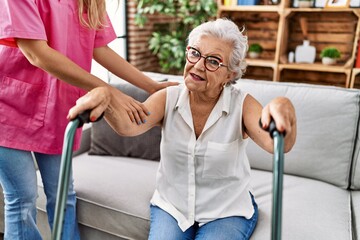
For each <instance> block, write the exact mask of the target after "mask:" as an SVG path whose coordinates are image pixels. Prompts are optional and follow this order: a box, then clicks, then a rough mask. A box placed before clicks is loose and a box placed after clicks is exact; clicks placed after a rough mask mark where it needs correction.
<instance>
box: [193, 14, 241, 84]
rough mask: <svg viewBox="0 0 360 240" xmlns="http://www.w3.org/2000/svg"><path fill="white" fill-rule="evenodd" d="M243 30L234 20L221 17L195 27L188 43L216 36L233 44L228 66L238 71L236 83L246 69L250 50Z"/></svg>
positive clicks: (232, 70)
mask: <svg viewBox="0 0 360 240" xmlns="http://www.w3.org/2000/svg"><path fill="white" fill-rule="evenodd" d="M243 31H244V28H242V30H240V29H239V28H238V26H237V25H236V24H235V23H234V22H233V21H231V20H229V19H226V18H219V19H216V20H214V21H209V22H205V23H202V24H201V25H199V26H197V27H195V28H194V29H193V30H192V31H191V32H190V34H189V37H188V44H189V45H190V46H191V45H193V44H194V42H195V41H197V40H198V39H199V38H201V37H202V36H212V37H216V38H219V39H221V40H224V41H226V42H229V43H230V44H232V48H233V51H232V53H231V54H230V57H229V63H228V68H229V70H230V71H231V72H235V73H236V74H235V77H234V79H233V80H232V82H233V83H234V82H235V81H236V80H237V79H239V78H241V76H242V75H243V74H244V73H245V70H246V61H245V56H246V52H247V50H248V39H247V36H245V35H244V34H243Z"/></svg>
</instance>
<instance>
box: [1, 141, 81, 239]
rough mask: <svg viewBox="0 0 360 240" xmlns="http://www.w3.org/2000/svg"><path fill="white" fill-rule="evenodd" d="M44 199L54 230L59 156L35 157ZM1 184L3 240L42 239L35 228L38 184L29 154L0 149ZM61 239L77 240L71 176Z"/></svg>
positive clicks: (37, 155) (74, 199) (37, 154)
mask: <svg viewBox="0 0 360 240" xmlns="http://www.w3.org/2000/svg"><path fill="white" fill-rule="evenodd" d="M34 155H35V158H36V161H37V164H38V167H39V170H40V173H41V178H42V181H43V185H44V190H45V194H46V198H47V203H46V210H47V214H48V221H49V225H50V228H51V229H52V227H53V221H54V213H55V203H56V195H57V186H58V180H59V170H60V160H61V155H49V154H41V153H34ZM0 184H1V186H2V188H3V191H4V198H5V235H4V239H5V240H38V239H42V238H41V236H40V232H39V230H38V228H37V226H36V199H37V197H38V194H37V180H36V169H35V165H34V161H33V158H32V155H31V152H28V151H21V150H16V149H10V148H5V147H0ZM62 239H64V240H65V239H66V240H78V239H80V234H79V230H78V225H77V219H76V195H75V191H74V188H73V179H72V176H71V181H70V186H69V192H68V198H67V203H66V213H65V216H64V227H63V236H62Z"/></svg>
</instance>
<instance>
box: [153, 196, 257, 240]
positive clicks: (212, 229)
mask: <svg viewBox="0 0 360 240" xmlns="http://www.w3.org/2000/svg"><path fill="white" fill-rule="evenodd" d="M252 200H253V206H254V210H255V212H254V215H253V216H252V217H251V218H250V219H246V218H244V217H226V218H219V219H216V220H214V221H211V222H209V223H206V224H205V225H203V226H201V227H199V224H198V223H195V224H194V225H193V226H191V227H190V228H188V229H187V230H186V231H185V232H183V231H182V230H181V229H180V228H179V226H178V223H177V221H176V220H175V218H173V217H172V216H171V215H170V214H168V213H167V212H165V211H164V210H162V209H161V208H159V207H157V206H150V211H151V216H150V233H149V240H194V239H195V240H200V239H201V240H229V239H231V240H247V239H249V238H250V236H251V235H252V233H253V232H254V229H255V227H256V223H257V220H258V207H257V204H256V203H255V201H254V198H252Z"/></svg>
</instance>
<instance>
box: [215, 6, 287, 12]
mask: <svg viewBox="0 0 360 240" xmlns="http://www.w3.org/2000/svg"><path fill="white" fill-rule="evenodd" d="M280 10H281V8H280V7H279V6H278V5H257V6H247V5H236V6H224V5H222V6H220V7H219V11H232V12H237V11H240V12H279V11H280Z"/></svg>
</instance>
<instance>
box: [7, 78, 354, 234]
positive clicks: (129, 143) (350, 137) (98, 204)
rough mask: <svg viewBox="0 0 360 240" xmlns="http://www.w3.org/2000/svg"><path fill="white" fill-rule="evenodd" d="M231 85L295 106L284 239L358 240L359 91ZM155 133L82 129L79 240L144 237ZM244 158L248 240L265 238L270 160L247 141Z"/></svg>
mask: <svg viewBox="0 0 360 240" xmlns="http://www.w3.org/2000/svg"><path fill="white" fill-rule="evenodd" d="M169 78H170V80H172V78H171V76H170V77H169ZM236 86H237V87H240V88H241V89H243V90H244V91H247V92H249V93H251V94H252V95H253V96H255V97H256V98H257V99H258V100H259V101H260V102H261V103H262V104H266V103H267V102H268V101H269V100H270V99H272V98H274V97H275V96H286V97H289V98H290V99H291V100H292V101H293V103H294V105H295V109H296V112H297V118H298V137H297V142H296V144H295V146H294V148H293V150H292V151H291V152H290V153H288V154H286V155H285V169H284V171H285V176H284V190H283V231H282V236H283V239H285V240H304V239H307V240H309V239H310V240H311V239H314V240H315V239H316V240H350V239H358V238H359V235H360V191H359V189H360V159H359V158H360V156H359V151H360V139H359V109H360V92H359V91H357V90H349V89H342V88H335V87H326V86H315V85H305V84H290V83H277V82H265V81H253V80H239V81H238V82H237V84H236ZM118 87H119V88H121V89H122V90H123V91H125V92H126V93H128V94H131V95H133V96H134V97H136V98H138V99H140V100H143V99H145V98H146V97H147V95H146V94H145V93H144V92H142V91H140V90H137V89H135V88H134V87H132V86H130V85H127V84H118ZM160 135H161V134H160V129H153V130H152V132H149V133H148V134H147V135H142V136H138V137H135V138H123V137H120V136H117V135H116V134H115V133H113V132H112V130H111V129H110V128H109V127H108V126H107V124H106V122H99V123H95V124H93V125H92V126H91V127H88V128H86V129H85V130H84V134H83V144H82V149H81V150H80V151H78V152H77V153H76V154H75V156H74V159H73V171H74V178H75V187H76V191H77V195H78V218H79V223H80V228H81V234H82V239H86V240H92V239H108V240H113V239H114V240H115V239H135V240H142V239H147V234H148V231H149V200H150V198H151V196H152V193H153V191H154V187H155V175H156V171H157V167H158V164H159V163H158V158H159V146H158V144H159V141H160V137H161V136H160ZM89 153H91V154H92V155H89ZM248 155H249V159H250V164H251V167H252V186H253V194H254V195H255V197H256V201H257V203H258V206H259V222H258V225H257V227H256V229H255V232H254V234H253V236H252V238H251V239H252V240H264V239H270V226H271V201H272V155H270V154H268V153H266V152H265V151H263V150H261V149H260V148H259V147H257V146H256V145H255V144H254V143H252V142H250V143H249V146H248ZM39 186H40V188H39V201H38V209H39V211H38V212H39V214H38V224H39V226H40V228H41V231H42V232H43V233H44V239H49V229H48V226H47V223H46V213H45V200H44V199H45V198H44V194H43V191H42V188H41V181H40V179H39ZM1 201H3V199H2V197H1ZM2 211H3V210H2V209H1V211H0V214H1V215H3V212H2ZM2 217H3V216H1V219H2ZM1 225H3V222H1Z"/></svg>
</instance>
